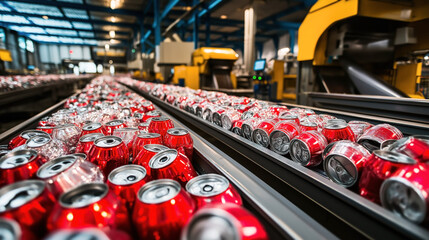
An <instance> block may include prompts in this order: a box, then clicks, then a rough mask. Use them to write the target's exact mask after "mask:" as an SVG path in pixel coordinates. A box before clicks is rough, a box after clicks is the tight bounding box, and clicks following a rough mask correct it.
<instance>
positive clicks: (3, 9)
mask: <svg viewBox="0 0 429 240" xmlns="http://www.w3.org/2000/svg"><path fill="white" fill-rule="evenodd" d="M0 11H2V12H10V11H12V10H11V9H10V8H8V7H6V6H4V5H2V4H0Z"/></svg>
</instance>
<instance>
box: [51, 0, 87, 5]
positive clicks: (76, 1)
mask: <svg viewBox="0 0 429 240" xmlns="http://www.w3.org/2000/svg"><path fill="white" fill-rule="evenodd" d="M57 2H68V3H80V4H82V3H83V0H57Z"/></svg>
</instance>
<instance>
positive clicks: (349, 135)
mask: <svg viewBox="0 0 429 240" xmlns="http://www.w3.org/2000/svg"><path fill="white" fill-rule="evenodd" d="M332 120H337V119H332ZM330 121H331V120H330ZM322 134H323V135H324V136H325V137H326V140H328V143H332V142H336V141H340V140H350V141H352V142H356V137H355V134H354V133H353V131H352V129H351V128H350V127H349V126H348V125H347V123H340V122H338V123H328V124H326V125H325V127H324V128H323V130H322Z"/></svg>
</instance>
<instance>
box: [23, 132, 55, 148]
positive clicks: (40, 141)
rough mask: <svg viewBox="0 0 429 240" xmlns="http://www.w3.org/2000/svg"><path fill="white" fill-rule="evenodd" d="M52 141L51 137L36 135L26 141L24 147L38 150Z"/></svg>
mask: <svg viewBox="0 0 429 240" xmlns="http://www.w3.org/2000/svg"><path fill="white" fill-rule="evenodd" d="M51 140H52V138H51V136H49V135H48V136H44V135H36V136H33V137H31V138H30V139H28V140H27V142H26V145H27V147H29V148H38V147H41V146H43V145H45V144H47V143H49V142H50V141H51Z"/></svg>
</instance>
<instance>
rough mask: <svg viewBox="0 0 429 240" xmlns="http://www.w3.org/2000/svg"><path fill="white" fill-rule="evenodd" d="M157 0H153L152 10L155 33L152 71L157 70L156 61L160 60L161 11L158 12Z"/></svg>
mask: <svg viewBox="0 0 429 240" xmlns="http://www.w3.org/2000/svg"><path fill="white" fill-rule="evenodd" d="M159 4H160V2H159V1H156V0H155V1H153V12H154V19H153V22H154V24H155V26H154V29H153V31H154V33H155V43H154V45H155V66H154V71H155V72H159V67H158V65H157V63H158V62H159V61H160V59H161V56H160V54H161V53H160V49H159V44H161V13H160V9H159Z"/></svg>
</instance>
